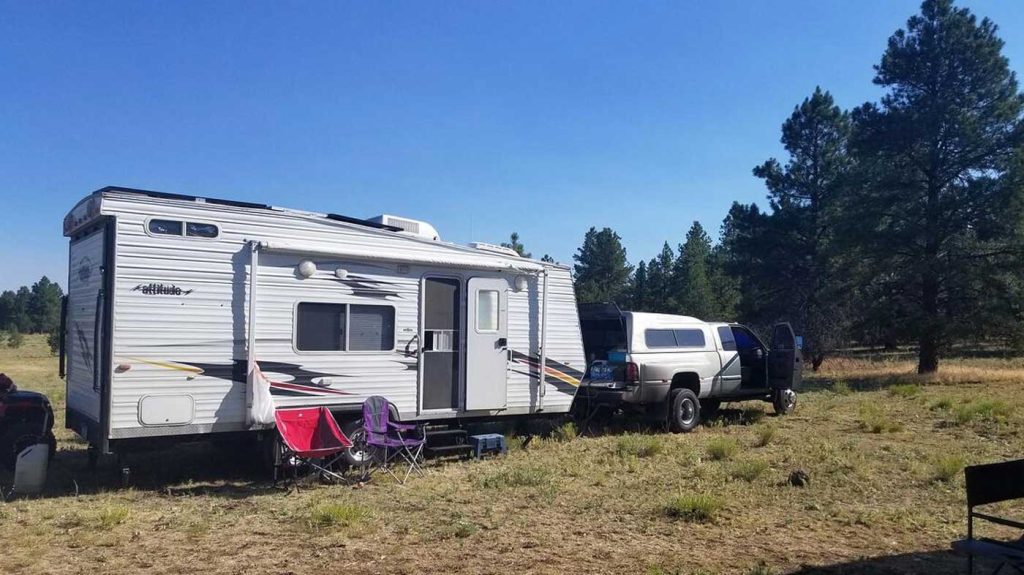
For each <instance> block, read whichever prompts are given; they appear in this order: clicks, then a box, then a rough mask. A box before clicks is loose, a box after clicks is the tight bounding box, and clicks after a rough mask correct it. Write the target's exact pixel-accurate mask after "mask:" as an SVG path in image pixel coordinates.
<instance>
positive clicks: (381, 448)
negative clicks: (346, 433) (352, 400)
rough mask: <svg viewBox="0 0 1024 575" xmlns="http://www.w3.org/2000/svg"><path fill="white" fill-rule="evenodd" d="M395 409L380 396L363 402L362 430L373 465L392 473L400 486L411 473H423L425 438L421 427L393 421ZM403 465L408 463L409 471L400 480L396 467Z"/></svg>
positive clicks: (374, 396) (371, 397)
mask: <svg viewBox="0 0 1024 575" xmlns="http://www.w3.org/2000/svg"><path fill="white" fill-rule="evenodd" d="M392 408H393V405H392V404H391V402H390V401H388V400H387V399H386V398H384V397H381V396H379V395H373V396H370V397H368V398H366V401H364V402H363V430H364V431H365V432H366V445H367V447H369V448H370V451H371V452H372V453H373V457H372V462H373V463H372V464H373V465H374V466H375V467H376V468H379V469H382V470H384V471H387V472H388V473H390V474H391V476H392V477H394V478H395V480H396V481H398V482H399V483H405V482H406V480H408V479H409V475H411V474H412V472H414V471H415V472H417V473H420V474H422V473H423V467H422V466H421V465H420V463H421V462H422V460H423V446H424V444H425V443H426V434H425V432H424V430H423V427H422V426H419V425H413V424H408V423H398V422H397V421H391V409H392ZM396 412H397V410H396ZM401 462H405V463H406V464H407V465H408V469H407V470H406V472H405V476H404V477H401V478H399V476H398V475H397V474H396V473H395V471H394V466H395V463H401ZM367 472H369V470H367Z"/></svg>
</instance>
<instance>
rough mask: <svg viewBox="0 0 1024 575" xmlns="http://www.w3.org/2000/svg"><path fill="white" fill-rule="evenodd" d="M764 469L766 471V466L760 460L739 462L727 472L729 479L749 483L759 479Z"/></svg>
mask: <svg viewBox="0 0 1024 575" xmlns="http://www.w3.org/2000/svg"><path fill="white" fill-rule="evenodd" d="M766 469H768V464H767V463H766V462H764V461H761V460H760V459H749V460H747V461H739V462H737V463H736V464H735V465H733V466H732V469H730V470H729V477H732V478H733V479H742V480H743V481H747V482H750V481H754V480H755V479H757V478H758V477H760V476H761V474H762V473H764V472H765V470H766Z"/></svg>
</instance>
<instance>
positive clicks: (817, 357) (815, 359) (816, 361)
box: [811, 353, 825, 371]
mask: <svg viewBox="0 0 1024 575" xmlns="http://www.w3.org/2000/svg"><path fill="white" fill-rule="evenodd" d="M823 361H825V354H823V353H816V354H814V355H813V356H811V371H818V368H819V367H821V363H822V362H823Z"/></svg>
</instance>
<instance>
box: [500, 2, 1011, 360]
mask: <svg viewBox="0 0 1024 575" xmlns="http://www.w3.org/2000/svg"><path fill="white" fill-rule="evenodd" d="M997 31H998V28H997V26H996V25H995V24H994V23H993V22H992V21H990V20H989V19H987V18H985V19H980V20H979V19H978V18H977V17H976V16H975V15H974V14H972V13H971V12H970V11H969V10H968V9H966V8H960V7H958V6H956V5H955V4H954V2H952V0H925V1H924V2H923V3H922V5H921V10H920V12H919V13H918V14H915V15H913V16H912V17H910V18H909V20H908V21H907V23H906V26H905V27H904V28H901V29H898V30H897V31H896V32H895V33H894V34H893V35H892V36H891V37H890V38H889V40H888V44H887V46H886V48H885V50H884V52H883V54H882V57H881V60H880V61H879V63H878V64H877V65H875V67H874V70H875V77H874V83H875V84H876V85H877V86H880V87H882V88H883V89H884V94H883V95H882V97H881V98H880V99H879V101H877V102H867V103H864V104H863V105H861V106H858V107H856V108H854V109H852V110H844V109H841V108H840V107H839V106H838V105H836V103H835V101H834V99H833V96H832V94H831V93H829V92H828V91H827V90H823V89H821V88H820V87H819V88H817V89H815V90H814V92H813V93H812V94H810V95H809V96H808V97H807V98H806V99H804V100H803V101H802V102H801V103H800V104H799V105H797V106H796V107H795V108H794V110H793V112H792V114H791V115H790V116H789V118H787V119H786V120H785V122H784V123H783V124H782V134H781V142H782V144H783V147H784V149H785V152H786V157H784V158H782V159H776V158H768V159H767V160H766V161H764V162H763V163H761V164H760V165H757V166H755V167H753V175H754V176H755V177H757V178H759V179H761V180H762V181H763V182H764V184H765V187H766V189H767V192H768V193H767V200H768V201H767V206H766V207H765V208H762V207H760V206H758V205H757V204H756V203H751V204H742V203H738V202H737V203H734V204H733V205H732V208H731V209H730V210H729V212H728V214H726V216H725V218H724V220H723V222H722V227H721V230H720V233H719V237H718V242H717V243H713V242H712V241H711V239H710V238H709V236H708V234H707V232H706V231H705V230H704V229H703V228H702V227H701V226H700V224H699V223H696V222H695V223H694V224H693V225H692V226H691V227H690V229H689V231H688V232H687V234H686V236H685V238H683V239H682V241H681V242H680V243H679V244H678V246H677V247H676V248H675V249H673V247H672V245H671V244H670V243H669V242H666V243H665V245H664V246H663V248H662V250H661V253H660V254H659V255H658V256H657V257H655V258H653V259H651V260H650V261H648V262H642V261H641V262H639V263H638V264H637V265H636V266H633V265H631V264H630V263H629V261H628V259H627V257H626V250H625V248H624V247H623V246H622V243H621V238H620V237H619V235H618V234H617V233H616V232H615V231H614V230H612V229H611V228H604V229H600V230H598V229H596V228H591V229H590V230H589V231H588V232H587V233H586V235H585V237H584V239H583V245H582V246H580V248H579V249H578V250H577V252H576V254H575V255H574V256H573V259H574V263H575V265H574V274H575V280H576V290H577V297H578V299H579V301H580V302H597V301H612V302H616V303H618V304H620V305H621V306H623V307H627V308H632V309H634V310H641V311H658V312H669V313H682V314H687V315H693V316H697V317H700V318H703V319H708V320H739V321H743V322H745V323H749V324H752V325H754V326H767V325H769V324H771V323H773V322H775V321H789V322H791V323H793V324H794V327H795V328H796V330H797V331H798V333H801V334H803V336H804V353H805V355H806V356H808V357H809V358H810V359H811V360H812V364H813V365H814V366H815V368H817V366H819V365H820V363H821V361H822V360H823V358H824V357H825V356H826V355H827V354H828V353H830V352H832V351H834V350H836V349H839V348H841V347H844V346H848V345H851V344H865V345H875V346H886V347H888V348H892V347H895V346H897V345H902V344H910V345H914V346H916V347H917V350H918V371H919V372H920V373H932V372H935V371H936V370H937V369H938V366H939V358H940V357H941V356H942V355H943V354H944V353H947V352H948V350H949V349H950V347H951V346H953V345H955V344H958V343H963V342H977V341H998V342H1001V343H1008V344H1012V345H1015V346H1018V347H1020V346H1021V345H1022V343H1024V297H1022V296H1024V261H1022V255H1024V241H1022V240H1024V120H1022V110H1024V97H1022V95H1021V93H1020V92H1019V90H1018V83H1017V79H1016V76H1015V74H1014V72H1013V71H1012V70H1011V69H1010V66H1009V62H1008V60H1007V58H1006V57H1005V56H1003V54H1002V50H1003V41H1002V40H1001V39H1000V38H999V36H998V34H997ZM515 240H516V242H518V237H516V238H515Z"/></svg>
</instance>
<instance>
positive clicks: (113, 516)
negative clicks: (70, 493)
mask: <svg viewBox="0 0 1024 575" xmlns="http://www.w3.org/2000/svg"><path fill="white" fill-rule="evenodd" d="M127 518H128V507H126V506H124V505H107V506H105V507H103V509H100V511H99V513H97V514H96V526H97V527H98V528H100V529H112V528H114V527H116V526H118V525H120V524H122V523H124V520H125V519H127Z"/></svg>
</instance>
